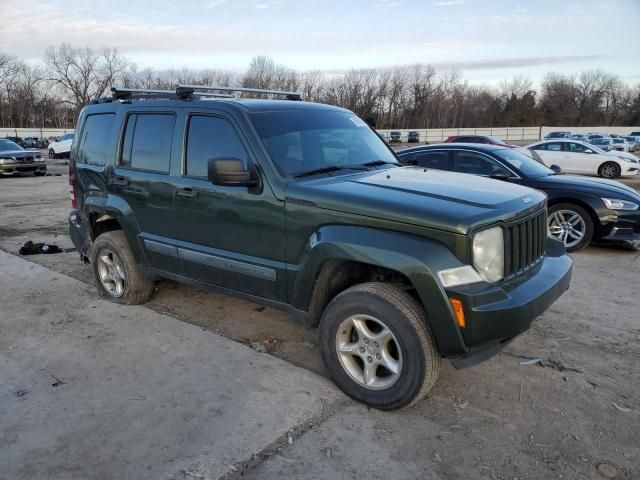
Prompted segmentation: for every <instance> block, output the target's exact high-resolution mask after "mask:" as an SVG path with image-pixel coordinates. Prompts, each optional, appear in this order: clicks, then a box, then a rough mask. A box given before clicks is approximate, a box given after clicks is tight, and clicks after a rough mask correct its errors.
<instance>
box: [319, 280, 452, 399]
mask: <svg viewBox="0 0 640 480" xmlns="http://www.w3.org/2000/svg"><path fill="white" fill-rule="evenodd" d="M320 350H321V353H322V359H323V360H324V363H325V365H326V367H327V370H328V371H329V373H330V374H331V377H332V378H333V380H334V381H335V383H336V384H337V385H338V387H340V388H341V389H342V390H343V391H344V392H345V393H346V394H347V395H349V396H350V397H352V398H353V399H355V400H357V401H359V402H363V403H365V404H367V405H369V406H371V407H374V408H379V409H381V410H395V409H400V408H406V407H409V406H411V405H413V404H414V403H416V402H417V401H418V400H420V399H421V398H423V397H424V396H425V395H426V394H427V392H428V391H429V390H431V388H432V387H433V385H434V384H435V382H436V379H437V378H438V374H439V371H440V356H439V354H438V352H437V349H436V346H435V342H434V339H433V336H432V334H431V332H430V330H429V328H428V326H427V319H426V315H425V312H424V310H423V309H422V306H421V305H420V304H419V303H418V302H417V301H416V300H415V299H414V298H413V297H411V296H410V295H409V294H408V293H406V292H405V291H403V290H401V289H399V288H397V287H395V286H392V285H388V284H384V283H363V284H360V285H356V286H354V287H351V288H349V289H347V290H345V291H344V292H342V293H340V294H339V295H338V296H336V297H335V298H334V299H333V300H332V301H331V302H330V303H329V305H328V306H327V308H326V309H325V311H324V314H323V316H322V320H321V321H320Z"/></svg>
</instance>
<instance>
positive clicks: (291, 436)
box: [287, 432, 293, 445]
mask: <svg viewBox="0 0 640 480" xmlns="http://www.w3.org/2000/svg"><path fill="white" fill-rule="evenodd" d="M287 443H288V444H289V445H293V434H292V433H291V432H287Z"/></svg>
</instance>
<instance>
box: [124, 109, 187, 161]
mask: <svg viewBox="0 0 640 480" xmlns="http://www.w3.org/2000/svg"><path fill="white" fill-rule="evenodd" d="M174 124H175V117H174V116H173V115H170V114H146V113H145V114H136V115H131V116H130V117H129V118H128V120H127V130H126V132H125V142H124V147H123V152H122V159H121V162H120V163H121V165H122V166H124V167H131V168H136V169H139V170H150V171H154V172H163V173H168V172H169V162H170V159H171V141H172V137H173V127H174Z"/></svg>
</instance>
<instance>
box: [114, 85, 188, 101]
mask: <svg viewBox="0 0 640 480" xmlns="http://www.w3.org/2000/svg"><path fill="white" fill-rule="evenodd" d="M175 95H176V92H175V91H174V90H151V89H145V88H120V87H112V88H111V96H112V97H113V98H115V99H116V100H129V99H131V98H132V97H164V98H171V97H174V96H175Z"/></svg>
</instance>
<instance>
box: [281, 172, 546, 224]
mask: <svg viewBox="0 0 640 480" xmlns="http://www.w3.org/2000/svg"><path fill="white" fill-rule="evenodd" d="M294 198H295V199H296V200H304V201H307V202H313V203H314V204H316V205H317V206H318V207H320V208H326V209H330V210H336V211H340V212H346V213H351V214H355V215H363V216H367V217H374V218H380V219H385V220H390V221H393V222H400V223H408V224H412V225H419V226H424V227H427V228H435V229H438V230H445V231H450V232H454V233H459V234H466V233H468V232H469V231H470V230H473V229H475V228H477V227H479V226H482V225H486V224H489V223H494V222H496V221H500V220H504V221H509V220H512V219H514V218H517V217H519V216H522V215H525V214H528V213H530V212H531V211H534V210H537V209H539V208H540V207H541V206H542V204H543V202H544V201H545V199H546V196H545V194H544V193H542V192H539V191H536V190H533V189H530V188H528V187H522V186H520V185H514V184H510V183H507V182H503V181H500V180H492V179H488V178H483V177H477V176H475V175H466V174H462V173H452V172H446V171H442V170H426V169H423V168H420V167H398V168H389V169H385V170H376V171H372V172H366V173H358V174H353V175H336V176H332V177H330V178H326V177H324V178H321V179H310V180H303V181H298V182H291V183H290V184H289V185H288V186H287V189H286V200H291V199H294Z"/></svg>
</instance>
